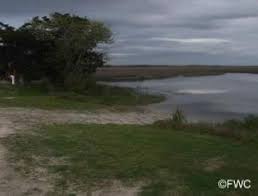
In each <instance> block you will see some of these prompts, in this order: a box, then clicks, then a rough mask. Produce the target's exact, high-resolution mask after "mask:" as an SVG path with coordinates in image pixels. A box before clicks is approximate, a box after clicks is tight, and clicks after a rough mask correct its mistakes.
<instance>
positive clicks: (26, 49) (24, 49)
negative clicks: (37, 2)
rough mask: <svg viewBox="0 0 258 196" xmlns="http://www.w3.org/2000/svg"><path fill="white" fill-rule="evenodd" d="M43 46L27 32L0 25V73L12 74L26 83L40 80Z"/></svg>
mask: <svg viewBox="0 0 258 196" xmlns="http://www.w3.org/2000/svg"><path fill="white" fill-rule="evenodd" d="M45 49H46V47H45V45H44V44H43V43H42V42H40V41H38V40H36V38H35V37H34V36H33V35H32V34H31V33H30V32H28V31H25V30H20V29H15V28H14V27H11V26H9V25H6V24H3V23H0V64H1V65H2V66H1V73H2V74H7V72H9V74H10V73H12V74H13V73H14V72H15V75H16V76H17V78H23V79H25V80H26V81H29V80H32V79H37V78H40V77H41V76H42V75H43V74H42V72H41V71H40V69H41V67H40V65H42V64H41V62H42V61H43V57H44V55H43V51H44V50H45Z"/></svg>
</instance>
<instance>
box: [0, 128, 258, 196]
mask: <svg viewBox="0 0 258 196" xmlns="http://www.w3.org/2000/svg"><path fill="white" fill-rule="evenodd" d="M250 130H251V129H250ZM2 141H3V143H4V145H5V146H6V147H7V148H8V150H9V152H10V155H9V156H10V160H11V161H12V162H15V163H21V162H22V163H23V164H17V169H19V170H20V171H23V173H25V174H28V173H31V172H32V173H33V172H34V169H35V168H38V167H43V168H46V169H47V170H48V171H49V172H50V173H51V174H54V176H59V178H57V179H56V181H55V183H56V188H57V190H67V189H68V185H69V184H71V183H72V184H73V186H74V187H75V188H77V189H78V190H79V189H81V190H83V189H84V188H85V187H94V186H97V185H99V184H102V183H103V182H107V181H112V180H114V179H117V180H121V181H122V182H124V183H130V182H145V183H146V184H145V185H144V186H143V187H142V192H141V195H147V196H149V195H155V196H159V195H169V193H171V195H173V194H174V195H214V196H217V195H256V193H257V191H258V156H257V154H258V139H255V140H254V142H250V143H248V142H242V141H241V140H236V139H233V138H224V137H218V136H214V135H210V134H206V133H200V132H190V131H188V132H187V131H179V130H175V129H174V128H171V127H170V128H161V127H159V126H157V125H149V126H136V125H130V126H129V125H79V124H74V125H50V126H42V127H40V128H38V129H35V130H32V132H31V131H29V132H23V133H21V132H20V133H18V134H15V135H11V136H9V137H8V138H5V139H3V140H2ZM53 160H55V161H53ZM58 160H59V161H58ZM60 160H61V161H60ZM221 178H223V179H246V178H248V179H250V180H251V181H252V188H251V190H234V189H229V190H220V189H218V187H217V182H218V180H219V179H221Z"/></svg>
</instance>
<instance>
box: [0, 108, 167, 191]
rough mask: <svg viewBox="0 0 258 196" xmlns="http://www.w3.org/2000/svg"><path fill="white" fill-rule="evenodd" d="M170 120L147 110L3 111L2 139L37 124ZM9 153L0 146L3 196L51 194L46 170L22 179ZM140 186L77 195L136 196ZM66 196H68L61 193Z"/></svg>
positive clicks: (0, 116)
mask: <svg viewBox="0 0 258 196" xmlns="http://www.w3.org/2000/svg"><path fill="white" fill-rule="evenodd" d="M164 118H167V115H166V114H162V113H157V112H152V111H148V110H145V109H144V110H142V111H135V112H129V113H115V112H109V111H96V112H76V111H62V110H59V111H47V110H40V109H24V108H0V138H3V137H6V136H8V135H9V134H13V133H15V132H16V131H19V130H21V129H24V128H29V127H32V126H33V125H36V124H39V123H40V124H52V123H85V124H86V123H97V124H110V123H111V124H140V125H143V124H151V123H153V122H155V121H157V120H161V119H164ZM6 155H7V151H6V149H5V148H4V146H2V145H0V196H24V195H32V196H40V195H52V194H51V191H52V190H53V186H52V185H51V180H50V179H48V177H47V174H46V171H40V172H39V174H40V173H41V174H42V175H40V176H39V175H38V174H35V176H32V177H31V178H25V177H23V176H20V175H19V173H17V172H16V171H15V170H14V169H13V167H12V166H11V165H10V163H8V162H7V159H6ZM138 191H139V187H131V188H128V187H123V186H122V185H121V184H119V183H114V185H112V186H111V187H109V188H105V189H101V190H97V191H95V192H93V193H92V194H89V193H79V194H78V195H94V196H111V195H112V196H119V195H123V196H132V195H136V194H137V192H138ZM62 195H65V194H62Z"/></svg>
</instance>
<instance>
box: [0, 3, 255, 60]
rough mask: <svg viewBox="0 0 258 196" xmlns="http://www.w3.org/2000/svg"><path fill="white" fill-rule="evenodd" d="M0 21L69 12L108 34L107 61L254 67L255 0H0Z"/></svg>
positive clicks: (18, 23)
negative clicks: (103, 24) (102, 24)
mask: <svg viewBox="0 0 258 196" xmlns="http://www.w3.org/2000/svg"><path fill="white" fill-rule="evenodd" d="M0 5H1V6H0V21H3V22H7V23H10V24H12V25H15V26H19V25H21V24H22V23H23V22H25V21H27V20H29V19H30V18H31V17H33V16H36V15H46V14H48V13H51V12H54V11H60V12H70V13H74V14H78V15H81V16H88V17H89V18H92V19H98V20H102V21H104V22H106V24H107V25H109V26H110V27H111V28H112V30H113V32H114V44H113V45H112V46H111V48H110V50H109V53H110V64H169V65H172V64H238V65H240V64H255V65H258V1H257V0H0Z"/></svg>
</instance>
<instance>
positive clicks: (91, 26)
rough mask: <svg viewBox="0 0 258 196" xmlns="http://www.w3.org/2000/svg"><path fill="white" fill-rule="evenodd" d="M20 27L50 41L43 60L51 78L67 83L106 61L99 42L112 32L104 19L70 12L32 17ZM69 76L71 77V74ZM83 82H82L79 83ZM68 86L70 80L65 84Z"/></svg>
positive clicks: (107, 41)
mask: <svg viewBox="0 0 258 196" xmlns="http://www.w3.org/2000/svg"><path fill="white" fill-rule="evenodd" d="M21 29H23V30H26V31H29V32H31V33H32V34H33V35H34V36H35V37H36V38H37V40H41V41H44V42H48V43H50V45H51V47H50V48H49V50H48V58H46V61H45V63H46V64H47V65H49V67H48V69H49V70H50V71H49V73H48V74H49V76H50V79H51V80H52V81H53V82H55V83H56V82H57V83H58V82H59V83H62V84H65V85H67V84H68V83H69V81H71V82H72V83H74V82H75V81H76V80H77V82H78V83H79V82H80V81H81V77H87V76H89V75H90V74H92V73H94V72H95V71H96V69H97V67H100V66H103V65H104V63H105V54H104V53H103V51H102V50H100V48H99V46H100V45H101V44H108V43H111V37H112V33H111V31H110V29H109V28H107V27H106V26H105V25H104V24H103V23H101V22H97V21H91V20H89V19H87V18H82V17H79V16H75V15H70V14H60V13H54V14H51V15H50V16H49V17H47V16H45V17H41V18H40V17H35V18H33V20H32V21H31V22H29V23H26V24H25V25H23V27H21ZM71 77H72V78H71ZM79 85H82V84H79ZM68 86H71V84H68Z"/></svg>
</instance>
